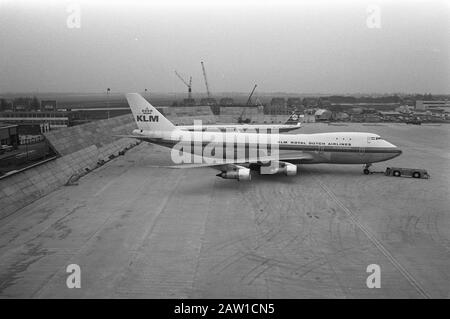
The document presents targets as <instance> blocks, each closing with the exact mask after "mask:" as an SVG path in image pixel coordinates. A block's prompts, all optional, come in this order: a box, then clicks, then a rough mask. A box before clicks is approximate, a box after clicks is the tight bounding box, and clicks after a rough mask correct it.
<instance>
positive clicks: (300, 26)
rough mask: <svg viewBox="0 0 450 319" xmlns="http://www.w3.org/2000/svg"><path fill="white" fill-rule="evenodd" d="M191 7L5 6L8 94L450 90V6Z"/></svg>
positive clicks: (3, 69) (4, 85)
mask: <svg viewBox="0 0 450 319" xmlns="http://www.w3.org/2000/svg"><path fill="white" fill-rule="evenodd" d="M92 2H94V3H92ZM70 3H78V4H79V8H80V9H81V12H80V20H79V22H80V23H79V28H77V27H76V26H78V24H77V23H78V22H77V20H76V7H75V9H74V7H73V6H69V4H70ZM184 3H185V1H181V0H179V1H177V0H169V1H162V0H161V1H149V2H143V1H134V2H133V4H129V2H128V1H113V3H111V1H89V3H87V2H83V1H70V2H64V1H5V0H0V74H1V75H0V93H5V92H104V90H105V88H106V87H110V88H111V89H112V90H113V91H114V92H119V91H120V92H130V91H132V92H134V91H143V90H144V88H148V90H149V91H153V92H183V91H184V90H185V87H184V85H183V83H182V82H181V81H180V80H179V79H178V78H177V77H176V76H175V74H174V70H177V71H178V72H179V73H181V74H182V75H183V76H185V77H186V78H188V77H189V75H192V77H193V92H194V93H195V92H204V91H205V86H204V82H203V78H202V73H201V65H200V61H201V60H203V61H205V66H206V71H207V75H208V80H209V82H210V88H211V91H213V92H226V91H240V92H248V91H250V90H251V88H252V87H253V85H254V83H257V84H258V90H259V92H277V91H278V92H296V93H356V92H362V93H371V92H379V93H390V92H419V93H424V92H431V93H450V75H449V73H450V54H449V53H450V49H449V47H450V14H449V11H450V4H449V1H433V0H430V1H412V2H405V1H403V2H399V1H395V3H394V2H392V1H382V2H380V1H375V0H374V1H342V2H339V1H302V2H300V1H296V2H294V1H281V2H275V1H265V2H263V1H251V0H248V1H245V0H244V1H242V0H241V1H227V2H221V1H212V2H211V0H210V1H193V2H190V3H189V5H187V4H184ZM371 4H375V5H377V6H378V7H375V9H374V7H373V6H372V7H370V6H369V5H371ZM377 8H378V9H379V10H380V11H379V15H378V9H377ZM74 10H75V11H74ZM74 14H75V15H74ZM69 26H70V27H69ZM74 26H75V27H74Z"/></svg>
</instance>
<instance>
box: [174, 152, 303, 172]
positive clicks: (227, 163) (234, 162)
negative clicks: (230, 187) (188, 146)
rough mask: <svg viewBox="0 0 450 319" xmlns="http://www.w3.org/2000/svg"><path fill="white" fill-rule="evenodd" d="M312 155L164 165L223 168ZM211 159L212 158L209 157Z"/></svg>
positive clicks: (292, 153) (294, 154) (300, 158)
mask: <svg viewBox="0 0 450 319" xmlns="http://www.w3.org/2000/svg"><path fill="white" fill-rule="evenodd" d="M311 159H312V156H311V155H310V154H308V153H299V152H295V153H294V152H289V153H283V154H279V156H261V157H258V158H254V159H248V158H247V159H233V160H224V161H223V162H217V163H192V164H178V165H171V166H165V167H167V168H177V169H182V168H203V167H211V168H216V169H223V167H227V166H231V167H233V166H235V165H239V164H248V163H256V162H266V161H267V162H268V161H284V162H289V161H302V160H305V161H307V160H311ZM211 161H212V159H211Z"/></svg>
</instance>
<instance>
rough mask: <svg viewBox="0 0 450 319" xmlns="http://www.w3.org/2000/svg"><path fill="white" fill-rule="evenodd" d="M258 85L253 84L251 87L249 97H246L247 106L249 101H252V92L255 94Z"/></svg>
mask: <svg viewBox="0 0 450 319" xmlns="http://www.w3.org/2000/svg"><path fill="white" fill-rule="evenodd" d="M257 86H258V85H256V84H255V86H254V87H253V90H252V92H251V93H250V95H249V96H248V100H247V104H246V105H250V103H251V101H252V96H253V92H255V89H256V87H257Z"/></svg>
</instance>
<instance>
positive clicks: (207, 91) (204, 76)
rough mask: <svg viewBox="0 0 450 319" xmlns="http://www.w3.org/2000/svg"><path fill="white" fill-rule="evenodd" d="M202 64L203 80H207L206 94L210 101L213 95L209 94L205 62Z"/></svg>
mask: <svg viewBox="0 0 450 319" xmlns="http://www.w3.org/2000/svg"><path fill="white" fill-rule="evenodd" d="M200 63H201V64H202V70H203V78H204V79H205V86H206V94H207V95H208V99H210V98H211V93H210V92H209V86H208V79H207V78H206V71H205V65H204V64H203V61H201V62H200Z"/></svg>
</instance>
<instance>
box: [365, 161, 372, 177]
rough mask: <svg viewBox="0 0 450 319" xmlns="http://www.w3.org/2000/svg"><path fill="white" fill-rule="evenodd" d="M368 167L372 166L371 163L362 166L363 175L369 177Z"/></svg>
mask: <svg viewBox="0 0 450 319" xmlns="http://www.w3.org/2000/svg"><path fill="white" fill-rule="evenodd" d="M370 166H372V163H369V164H366V165H364V169H363V173H364V174H365V175H369V174H370V170H369V167H370Z"/></svg>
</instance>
